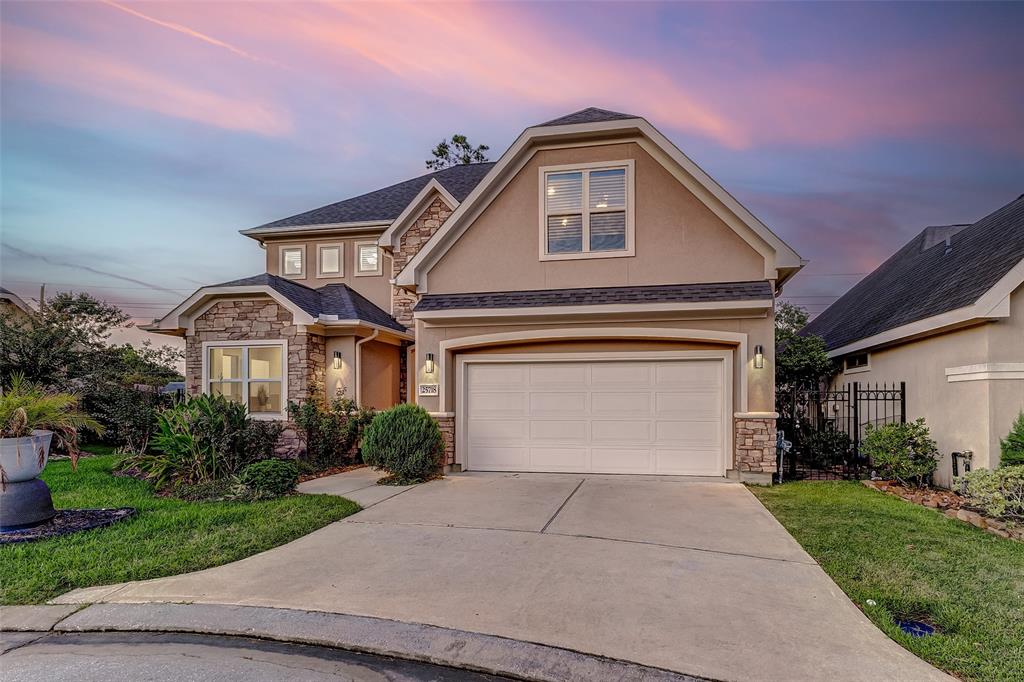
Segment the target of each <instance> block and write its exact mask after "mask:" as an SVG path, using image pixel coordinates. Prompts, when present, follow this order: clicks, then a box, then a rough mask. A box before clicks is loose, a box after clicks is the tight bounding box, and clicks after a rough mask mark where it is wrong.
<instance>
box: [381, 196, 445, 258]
mask: <svg viewBox="0 0 1024 682" xmlns="http://www.w3.org/2000/svg"><path fill="white" fill-rule="evenodd" d="M435 192H436V193H437V194H438V195H439V196H440V197H441V201H443V202H444V203H445V204H447V206H448V208H449V209H451V210H452V211H454V210H455V209H457V208H458V207H459V200H458V199H456V198H455V197H454V196H452V193H451V192H449V191H448V190H447V189H445V187H444V185H442V184H441V183H440V182H438V180H437V178H431V179H430V182H428V183H427V184H426V185H424V187H423V189H421V190H420V191H419V193H418V194H417V195H416V196H415V197H413V199H412V201H410V202H409V204H408V205H407V206H406V207H405V209H404V210H403V211H402V213H401V214H400V215H399V216H398V217H397V218H395V219H394V220H393V221H392V222H391V224H390V225H389V226H388V228H387V229H386V230H384V234H382V235H381V236H380V238H379V239H378V240H377V245H378V246H380V247H381V248H385V249H392V250H394V249H397V248H398V246H399V243H400V241H401V239H402V235H403V234H405V231H406V230H408V229H409V228H410V227H411V226H412V224H413V223H414V222H415V221H416V219H417V218H419V217H420V215H421V214H422V213H423V211H425V210H426V209H427V207H428V206H429V205H430V203H431V201H432V200H433V194H434V193H435Z"/></svg>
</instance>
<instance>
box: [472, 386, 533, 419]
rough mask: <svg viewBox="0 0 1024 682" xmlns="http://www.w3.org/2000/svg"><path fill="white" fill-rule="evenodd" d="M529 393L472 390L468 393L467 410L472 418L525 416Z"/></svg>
mask: <svg viewBox="0 0 1024 682" xmlns="http://www.w3.org/2000/svg"><path fill="white" fill-rule="evenodd" d="M528 397H529V394H528V393H526V392H525V391H524V392H514V391H509V392H503V393H490V392H485V391H472V392H471V393H470V394H469V405H470V407H469V412H470V415H471V417H472V418H473V419H476V418H480V417H511V416H520V415H521V416H526V405H527V398H528Z"/></svg>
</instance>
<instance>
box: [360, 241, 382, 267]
mask: <svg viewBox="0 0 1024 682" xmlns="http://www.w3.org/2000/svg"><path fill="white" fill-rule="evenodd" d="M383 272H384V270H383V268H382V265H381V257H380V249H379V248H378V247H377V242H362V243H358V244H356V274H357V275H379V274H381V273H383Z"/></svg>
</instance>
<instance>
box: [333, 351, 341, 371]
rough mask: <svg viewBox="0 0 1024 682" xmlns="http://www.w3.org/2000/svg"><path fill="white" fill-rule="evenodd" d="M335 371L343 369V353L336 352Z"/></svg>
mask: <svg viewBox="0 0 1024 682" xmlns="http://www.w3.org/2000/svg"><path fill="white" fill-rule="evenodd" d="M334 369H341V351H340V350H336V351H334Z"/></svg>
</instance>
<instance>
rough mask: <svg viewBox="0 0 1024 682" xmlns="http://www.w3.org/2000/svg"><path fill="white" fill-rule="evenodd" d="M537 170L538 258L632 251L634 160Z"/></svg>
mask: <svg viewBox="0 0 1024 682" xmlns="http://www.w3.org/2000/svg"><path fill="white" fill-rule="evenodd" d="M540 172H541V192H542V196H541V207H542V208H541V225H540V230H541V232H540V238H541V253H540V257H541V260H564V259H573V258H608V257H614V256H632V255H633V253H634V236H633V209H634V207H633V162H632V161H631V160H630V161H620V162H613V163H595V164H580V165H574V166H548V167H545V168H541V169H540Z"/></svg>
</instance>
